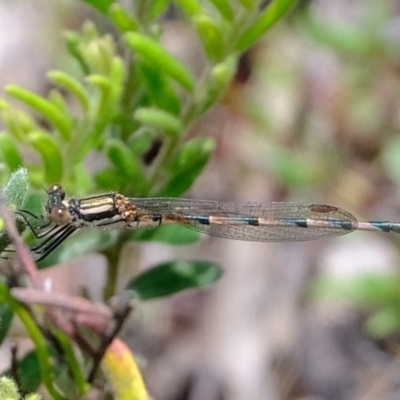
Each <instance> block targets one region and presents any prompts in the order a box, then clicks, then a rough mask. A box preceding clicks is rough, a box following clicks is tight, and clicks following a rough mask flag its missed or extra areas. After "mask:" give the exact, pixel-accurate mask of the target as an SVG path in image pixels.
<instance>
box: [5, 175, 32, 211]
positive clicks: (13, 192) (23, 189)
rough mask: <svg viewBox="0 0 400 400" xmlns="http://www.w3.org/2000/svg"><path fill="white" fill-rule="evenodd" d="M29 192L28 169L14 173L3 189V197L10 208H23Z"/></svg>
mask: <svg viewBox="0 0 400 400" xmlns="http://www.w3.org/2000/svg"><path fill="white" fill-rule="evenodd" d="M28 190H29V177H28V170H27V169H26V168H19V169H18V170H17V171H15V172H13V173H12V175H11V177H10V179H9V181H8V182H7V185H6V186H5V187H4V189H3V196H4V199H5V202H6V204H7V205H8V206H13V207H15V208H23V207H24V204H25V201H26V196H27V194H28Z"/></svg>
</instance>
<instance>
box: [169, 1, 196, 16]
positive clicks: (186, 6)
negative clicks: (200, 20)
mask: <svg viewBox="0 0 400 400" xmlns="http://www.w3.org/2000/svg"><path fill="white" fill-rule="evenodd" d="M175 3H176V4H177V5H178V6H179V7H180V8H181V9H182V10H183V11H184V12H185V13H186V14H187V15H188V16H190V17H194V16H195V15H196V14H200V13H202V12H203V8H202V6H201V4H200V2H199V1H197V0H175Z"/></svg>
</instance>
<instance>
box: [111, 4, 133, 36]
mask: <svg viewBox="0 0 400 400" xmlns="http://www.w3.org/2000/svg"><path fill="white" fill-rule="evenodd" d="M108 14H109V15H110V17H111V19H112V20H113V21H114V24H115V25H116V26H117V28H118V29H119V30H120V31H121V32H129V31H137V30H139V23H138V22H137V21H136V19H134V17H133V16H132V15H131V14H129V12H128V11H127V10H126V9H125V8H124V7H123V6H122V5H121V4H119V3H114V4H112V5H111V7H110V8H109V10H108Z"/></svg>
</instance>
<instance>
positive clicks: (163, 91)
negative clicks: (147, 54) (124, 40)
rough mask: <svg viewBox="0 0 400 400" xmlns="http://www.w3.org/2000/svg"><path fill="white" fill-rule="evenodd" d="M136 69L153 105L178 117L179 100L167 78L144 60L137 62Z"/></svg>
mask: <svg viewBox="0 0 400 400" xmlns="http://www.w3.org/2000/svg"><path fill="white" fill-rule="evenodd" d="M138 67H139V69H140V72H141V74H142V77H143V79H144V81H145V84H146V86H147V89H148V94H149V95H150V96H151V99H152V101H153V102H154V104H156V105H157V106H158V107H159V108H161V109H162V110H165V111H168V112H170V113H172V114H174V115H179V112H180V110H181V100H180V98H179V96H178V94H177V93H176V91H175V90H174V88H173V87H172V84H171V83H170V81H169V80H168V79H167V77H166V76H165V75H163V74H160V71H159V70H157V68H154V67H153V66H152V65H150V64H148V63H147V62H146V60H143V61H141V62H140V61H139V62H138Z"/></svg>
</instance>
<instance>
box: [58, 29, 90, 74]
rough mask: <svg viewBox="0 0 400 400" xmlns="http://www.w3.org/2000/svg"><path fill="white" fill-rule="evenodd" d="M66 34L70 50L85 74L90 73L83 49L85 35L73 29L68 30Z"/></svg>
mask: <svg viewBox="0 0 400 400" xmlns="http://www.w3.org/2000/svg"><path fill="white" fill-rule="evenodd" d="M64 36H65V40H66V42H67V49H68V51H69V52H70V54H71V55H72V56H73V57H74V58H75V59H76V60H77V61H78V63H79V65H80V67H81V68H82V70H83V72H84V74H85V75H88V74H89V73H90V68H89V65H88V63H87V61H86V60H85V58H84V57H83V55H82V51H81V43H82V42H83V40H84V39H83V37H82V36H81V35H80V34H79V33H77V32H73V31H66V32H65V33H64Z"/></svg>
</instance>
